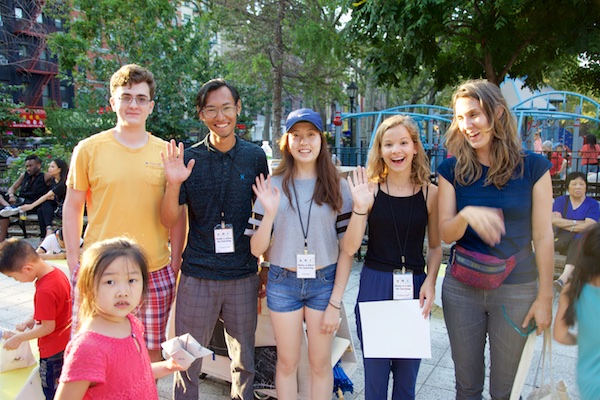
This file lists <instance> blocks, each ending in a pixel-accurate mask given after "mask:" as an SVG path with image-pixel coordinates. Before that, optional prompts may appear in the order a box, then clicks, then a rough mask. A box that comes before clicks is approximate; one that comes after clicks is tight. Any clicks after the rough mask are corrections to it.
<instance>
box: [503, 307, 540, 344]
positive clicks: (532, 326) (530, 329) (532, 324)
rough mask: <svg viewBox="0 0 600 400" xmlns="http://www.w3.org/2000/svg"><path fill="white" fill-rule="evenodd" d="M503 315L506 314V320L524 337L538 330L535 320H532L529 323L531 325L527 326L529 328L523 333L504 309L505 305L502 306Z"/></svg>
mask: <svg viewBox="0 0 600 400" xmlns="http://www.w3.org/2000/svg"><path fill="white" fill-rule="evenodd" d="M502 314H504V318H505V319H506V320H507V321H508V323H509V324H510V326H512V327H513V328H514V330H515V331H517V333H518V334H519V335H521V336H522V337H527V336H529V335H530V334H532V333H533V332H535V330H536V329H537V324H536V323H535V320H533V319H532V320H530V321H529V325H528V326H527V328H525V332H523V331H522V330H521V328H519V327H518V326H517V324H515V323H514V322H513V320H512V319H510V318H509V317H508V314H506V308H505V307H504V304H502Z"/></svg>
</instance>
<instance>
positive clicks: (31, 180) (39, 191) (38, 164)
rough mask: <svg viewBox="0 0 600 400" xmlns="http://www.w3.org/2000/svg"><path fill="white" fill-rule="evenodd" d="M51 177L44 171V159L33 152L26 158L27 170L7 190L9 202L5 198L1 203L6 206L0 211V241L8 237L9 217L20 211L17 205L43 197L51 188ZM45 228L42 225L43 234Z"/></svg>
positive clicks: (29, 202)
mask: <svg viewBox="0 0 600 400" xmlns="http://www.w3.org/2000/svg"><path fill="white" fill-rule="evenodd" d="M49 179H50V177H49V176H46V175H45V174H44V173H43V172H42V160H40V158H39V157H38V156H36V155H35V154H31V155H29V156H27V158H25V172H24V173H23V174H21V176H20V177H19V178H18V179H17V180H16V182H15V183H13V184H12V186H11V187H9V188H8V191H7V192H6V195H7V197H8V203H7V202H6V201H5V200H4V199H1V200H0V204H2V205H3V206H5V207H4V208H3V209H2V210H1V211H0V217H2V218H0V242H3V241H4V239H6V235H7V230H8V225H9V220H8V217H10V216H11V215H16V214H18V213H19V209H18V208H17V207H15V206H19V205H22V204H31V203H33V202H34V201H36V200H37V199H39V198H40V197H42V196H43V195H44V194H45V193H46V192H47V191H48V189H49V188H48V186H47V184H46V181H47V180H49ZM19 188H20V192H19V197H18V198H17V197H16V195H15V193H16V191H17V189H19ZM32 211H33V210H32ZM36 211H37V210H36ZM40 223H43V221H40ZM45 229H46V226H45V225H40V232H41V234H42V235H43V234H44V233H43V232H45Z"/></svg>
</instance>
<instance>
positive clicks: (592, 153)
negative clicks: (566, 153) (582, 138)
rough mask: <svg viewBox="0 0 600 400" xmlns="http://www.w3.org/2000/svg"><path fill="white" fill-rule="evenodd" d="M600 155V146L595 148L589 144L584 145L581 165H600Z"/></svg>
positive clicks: (597, 145)
mask: <svg viewBox="0 0 600 400" xmlns="http://www.w3.org/2000/svg"><path fill="white" fill-rule="evenodd" d="M599 153H600V145H599V144H596V145H595V146H594V147H592V146H590V145H589V144H584V145H583V146H582V147H581V152H580V154H581V165H588V164H589V165H598V154H599Z"/></svg>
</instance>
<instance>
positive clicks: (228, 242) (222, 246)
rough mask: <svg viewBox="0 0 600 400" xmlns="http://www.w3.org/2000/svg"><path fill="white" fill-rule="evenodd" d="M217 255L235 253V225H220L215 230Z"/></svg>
mask: <svg viewBox="0 0 600 400" xmlns="http://www.w3.org/2000/svg"><path fill="white" fill-rule="evenodd" d="M214 236H215V253H233V252H234V251H235V246H234V244H233V225H231V224H219V225H217V226H215V229H214Z"/></svg>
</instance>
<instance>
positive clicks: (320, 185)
mask: <svg viewBox="0 0 600 400" xmlns="http://www.w3.org/2000/svg"><path fill="white" fill-rule="evenodd" d="M288 137H289V134H288V133H287V132H286V133H285V134H284V135H283V136H282V137H281V140H280V141H279V150H280V151H281V163H280V164H279V166H278V167H277V169H275V172H273V175H283V179H282V182H281V188H282V190H283V193H285V195H286V196H287V198H288V200H289V202H290V205H291V206H292V209H293V208H294V205H293V203H292V197H291V192H290V184H292V185H293V180H294V175H295V173H296V164H295V162H294V157H293V156H292V154H291V153H290V149H289V147H288V143H289V141H288ZM313 200H314V201H315V203H317V204H318V205H323V204H329V205H330V206H331V208H333V210H334V211H335V212H340V211H341V210H342V205H343V199H342V190H341V189H340V174H339V172H338V170H337V168H336V167H335V165H333V162H332V161H331V154H330V153H329V149H328V148H327V140H326V139H325V135H324V134H323V132H321V151H320V152H319V156H318V157H317V183H316V185H315V192H314V193H313Z"/></svg>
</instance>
